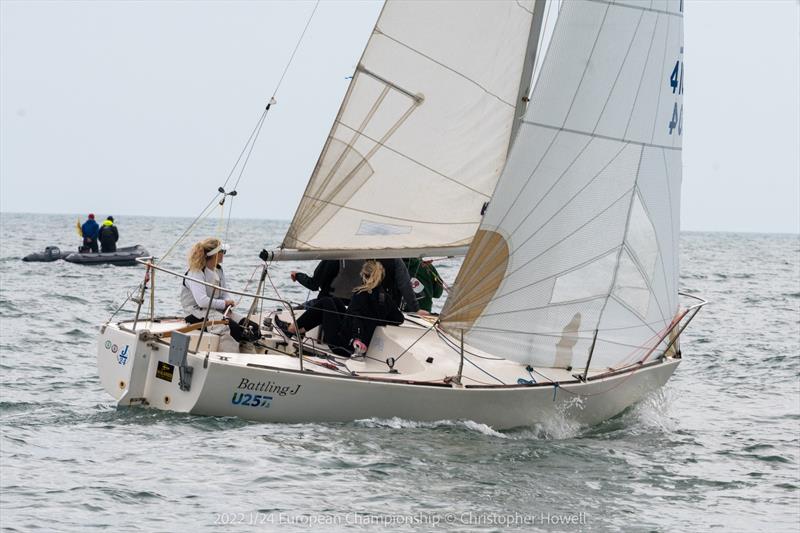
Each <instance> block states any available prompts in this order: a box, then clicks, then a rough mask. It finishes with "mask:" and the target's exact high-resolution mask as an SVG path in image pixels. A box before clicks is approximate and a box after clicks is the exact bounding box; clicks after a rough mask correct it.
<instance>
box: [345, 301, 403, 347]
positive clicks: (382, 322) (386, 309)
mask: <svg viewBox="0 0 800 533" xmlns="http://www.w3.org/2000/svg"><path fill="white" fill-rule="evenodd" d="M347 315H348V316H347V325H348V326H349V330H350V331H349V333H350V337H351V338H352V339H359V340H361V342H363V343H364V344H367V345H369V343H370V341H371V340H372V335H373V334H374V333H375V328H376V327H378V326H386V325H388V324H391V325H394V326H399V325H400V324H402V323H403V313H401V312H400V309H398V308H397V304H396V303H395V302H394V300H393V299H392V297H391V296H390V295H389V294H388V293H387V292H386V291H384V290H383V289H382V288H381V287H377V288H376V289H373V291H372V292H366V291H363V292H357V293H355V294H353V297H352V298H351V299H350V307H348V308H347Z"/></svg>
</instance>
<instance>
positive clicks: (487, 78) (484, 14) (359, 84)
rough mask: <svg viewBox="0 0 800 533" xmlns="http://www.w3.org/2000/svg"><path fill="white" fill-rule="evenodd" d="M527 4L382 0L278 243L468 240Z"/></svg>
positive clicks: (525, 68)
mask: <svg viewBox="0 0 800 533" xmlns="http://www.w3.org/2000/svg"><path fill="white" fill-rule="evenodd" d="M534 3H535V2H534V0H525V1H522V0H516V1H494V0H490V1H471V2H457V1H453V2H447V1H437V2H411V1H408V2H405V1H387V2H386V4H385V5H384V8H383V10H382V12H381V14H380V17H379V18H378V21H377V23H376V25H375V29H374V30H373V33H372V36H371V37H370V39H369V41H368V43H367V46H366V49H365V51H364V54H363V56H362V57H361V60H360V61H359V63H358V66H357V68H356V71H355V74H354V75H353V80H352V82H351V84H350V87H349V89H348V91H347V94H346V96H345V99H344V102H343V103H342V106H341V108H340V110H339V114H338V116H337V117H336V121H335V122H334V124H333V128H332V129H331V132H330V134H329V136H328V140H327V142H326V143H325V146H324V148H323V151H322V154H321V155H320V158H319V161H318V162H317V165H316V167H315V169H314V172H313V174H312V176H311V179H310V181H309V183H308V186H307V188H306V190H305V193H304V194H303V198H302V200H301V202H300V205H299V207H298V209H297V212H296V213H295V215H294V219H293V220H292V224H291V226H290V228H289V230H288V232H287V234H286V237H285V238H284V241H283V244H282V246H281V248H283V249H294V250H301V251H308V252H311V253H314V252H315V251H320V250H329V251H334V254H335V255H336V256H337V257H353V256H355V255H358V251H361V252H362V253H363V252H364V251H365V250H367V251H375V250H392V251H393V252H392V255H393V256H394V257H402V256H403V255H405V254H406V253H407V252H408V251H409V250H414V251H415V252H416V251H420V250H430V249H436V250H438V252H437V253H442V252H446V251H447V250H448V249H452V248H454V247H459V246H462V247H463V246H464V245H467V244H469V243H470V241H471V240H472V237H473V235H474V234H475V231H476V230H477V228H478V225H479V224H480V220H481V213H482V207H483V205H484V203H485V202H487V201H488V200H489V198H490V196H491V193H492V191H493V190H494V188H495V186H496V184H497V179H498V178H499V176H500V172H501V171H502V169H503V166H504V164H505V162H506V157H507V155H508V149H509V145H510V142H511V138H512V127H513V124H514V122H515V120H514V118H515V114H516V113H519V111H518V107H519V106H523V108H524V104H525V102H526V101H527V91H528V83H529V80H530V72H531V71H530V66H531V64H532V61H533V58H534V56H535V48H536V46H535V45H536V42H537V40H538V26H536V25H535V24H534V20H535V17H534V16H533V7H534ZM541 4H543V2H541V0H540V1H539V2H538V3H537V5H541ZM537 20H538V22H541V16H539V17H538V19H537ZM531 44H532V45H533V46H531ZM526 60H527V61H526ZM526 78H527V79H526ZM520 116H521V114H520ZM370 255H373V256H374V255H375V254H374V253H371V252H370V253H367V256H370ZM318 257H322V256H319V255H318Z"/></svg>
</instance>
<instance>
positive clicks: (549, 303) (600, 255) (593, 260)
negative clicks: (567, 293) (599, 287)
mask: <svg viewBox="0 0 800 533" xmlns="http://www.w3.org/2000/svg"><path fill="white" fill-rule="evenodd" d="M617 248H618V247H617V246H613V247H611V248H609V249H608V250H605V251H604V252H602V253H600V254H598V255H596V256H594V257H591V258H589V259H587V260H586V261H584V262H582V263H581V264H579V265H575V266H574V267H572V268H569V269H567V270H564V271H562V272H557V273H555V274H551V275H549V276H547V277H545V278H541V279H538V280H536V281H534V282H533V283H528V284H527V285H523V286H521V287H517V288H516V289H513V290H510V291H508V292H505V293H503V294H500V295H498V296H495V297H494V299H493V300H492V301H493V302H496V301H498V300H500V299H501V298H505V297H506V296H509V295H511V294H514V293H516V292H519V291H521V290H525V289H527V288H529V287H533V286H534V285H539V284H540V283H543V282H545V281H549V280H551V279H556V278H558V277H561V276H563V275H565V274H569V273H570V272H574V271H575V270H579V269H581V268H583V267H585V266H587V265H589V264H591V263H593V262H595V261H597V260H598V259H602V258H603V257H605V256H607V255H609V254H610V253H611V252H614V251H615V250H616V249H617ZM509 276H510V274H509ZM506 279H508V277H507V278H506ZM600 297H602V295H594V296H587V297H585V298H575V299H572V300H563V301H560V302H555V303H556V304H562V303H576V302H584V301H590V300H595V299H597V298H600ZM553 303H554V302H552V301H550V302H548V305H547V306H545V307H548V306H549V305H551V304H553ZM592 331H594V330H592Z"/></svg>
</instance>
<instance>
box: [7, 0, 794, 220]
mask: <svg viewBox="0 0 800 533" xmlns="http://www.w3.org/2000/svg"><path fill="white" fill-rule="evenodd" d="M313 8H314V2H302V1H301V2H283V1H277V0H276V1H273V2H266V1H243V2H236V1H233V2H215V1H198V2H179V1H175V2H168V1H158V0H155V1H147V2H144V1H142V2H136V1H113V2H107V1H96V2H90V1H86V2H70V1H57V2H46V1H17V0H0V211H3V212H33V213H70V214H73V213H75V214H78V213H80V214H85V213H88V212H90V211H91V212H95V213H97V214H98V215H100V216H104V215H106V214H113V215H115V218H116V217H119V216H120V215H122V216H124V215H158V216H195V215H197V214H198V213H199V212H200V211H201V210H202V209H203V207H204V206H205V205H206V204H207V203H208V201H209V199H210V198H211V197H212V196H213V195H214V192H215V191H216V189H217V187H219V186H220V185H222V184H223V182H225V179H226V178H227V176H228V175H229V173H230V172H231V168H232V167H233V165H234V163H235V162H236V160H237V158H238V157H239V154H240V152H241V151H242V149H243V147H244V145H245V142H246V141H247V139H248V137H249V136H250V133H251V131H252V130H253V128H254V126H255V125H256V122H257V120H258V119H259V117H260V116H261V113H262V111H263V109H264V106H265V104H266V103H267V101H268V100H269V97H270V95H272V94H273V91H274V90H275V88H276V86H277V84H278V81H279V79H280V77H281V74H282V73H283V70H284V68H285V66H286V64H287V61H288V60H289V57H290V56H291V54H292V50H293V49H294V47H295V44H296V43H297V40H298V38H299V37H300V34H301V33H302V31H303V28H304V26H305V25H306V22H307V20H308V17H309V15H310V14H311V12H312V10H313ZM380 8H381V3H380V2H370V1H362V2H341V1H333V0H327V1H322V2H321V3H320V5H319V7H318V9H317V11H316V13H315V14H314V17H313V19H312V21H311V24H310V25H309V27H308V31H307V32H306V34H305V37H304V39H303V41H302V43H301V45H300V48H299V49H298V51H297V54H296V56H295V57H294V60H293V61H292V63H291V66H290V67H289V70H288V72H287V73H286V76H285V78H284V80H283V82H282V84H281V86H280V90H279V92H278V93H277V104H276V105H275V106H274V107H272V109H271V110H270V112H269V113H268V115H267V118H266V121H265V123H264V126H263V128H262V130H261V133H260V136H259V137H258V139H257V142H256V145H255V147H254V150H253V152H252V155H251V157H250V159H249V161H248V165H247V168H246V171H245V172H244V174H243V175H242V178H241V182H240V184H239V186H238V187H237V191H238V196H237V197H236V199H235V202H234V210H233V216H234V217H235V218H267V219H290V218H291V217H292V215H293V213H294V210H295V208H296V207H297V204H298V202H299V199H300V195H301V194H302V192H303V189H304V188H305V185H306V182H307V180H308V177H309V175H310V174H311V171H312V169H313V167H314V164H315V163H316V160H317V157H318V156H319V152H320V150H321V148H322V145H323V143H324V141H325V138H326V136H327V134H328V132H329V130H330V126H331V123H332V121H333V119H334V117H335V116H336V112H337V111H338V108H339V104H340V102H341V99H342V97H343V95H344V92H345V90H346V89H347V84H348V79H347V78H348V77H349V76H350V75H351V74H352V72H353V70H354V68H355V65H356V63H357V62H358V58H359V56H360V54H361V52H362V50H363V47H364V45H365V43H366V41H367V38H368V37H369V33H370V31H371V30H372V26H373V25H374V23H375V20H376V18H377V16H378V13H379V11H380ZM684 24H685V47H686V63H687V70H686V81H685V87H686V90H685V94H684V99H685V100H684V102H685V118H684V134H683V137H684V139H683V142H684V151H683V165H684V173H683V190H682V218H681V227H682V229H683V230H690V231H742V232H765V233H772V232H782V233H800V1H798V0H758V1H750V0H687V1H686V6H685V19H684ZM236 176H237V175H234V179H236Z"/></svg>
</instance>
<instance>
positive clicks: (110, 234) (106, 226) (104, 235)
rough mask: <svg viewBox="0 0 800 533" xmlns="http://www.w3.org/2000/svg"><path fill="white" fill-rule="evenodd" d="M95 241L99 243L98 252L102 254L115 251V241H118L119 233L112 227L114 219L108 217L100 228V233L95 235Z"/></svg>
mask: <svg viewBox="0 0 800 533" xmlns="http://www.w3.org/2000/svg"><path fill="white" fill-rule="evenodd" d="M97 239H98V240H99V241H100V251H101V252H102V253H104V254H107V253H111V252H116V251H117V241H118V240H119V231H118V230H117V227H116V226H115V225H114V217H112V216H110V215H109V216H108V217H106V219H105V220H104V221H103V224H102V225H101V226H100V231H99V232H98V234H97Z"/></svg>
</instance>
